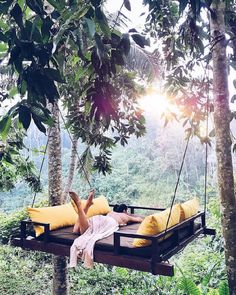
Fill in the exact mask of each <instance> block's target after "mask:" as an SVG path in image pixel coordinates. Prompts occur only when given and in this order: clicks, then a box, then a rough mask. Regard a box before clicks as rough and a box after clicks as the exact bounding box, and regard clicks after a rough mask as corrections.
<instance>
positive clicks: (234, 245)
mask: <svg viewBox="0 0 236 295" xmlns="http://www.w3.org/2000/svg"><path fill="white" fill-rule="evenodd" d="M212 9H213V12H214V13H213V14H211V37H212V42H213V49H212V57H213V96H214V123H215V130H216V135H215V137H216V156H217V173H218V186H219V194H220V199H221V214H222V217H221V221H222V228H223V236H224V240H225V261H226V271H227V276H228V282H229V288H230V294H232V295H235V294H236V198H235V194H234V178H233V165H232V154H231V144H232V142H231V137H230V109H229V92H228V64H227V56H226V38H225V26H224V2H223V1H216V4H214V6H212Z"/></svg>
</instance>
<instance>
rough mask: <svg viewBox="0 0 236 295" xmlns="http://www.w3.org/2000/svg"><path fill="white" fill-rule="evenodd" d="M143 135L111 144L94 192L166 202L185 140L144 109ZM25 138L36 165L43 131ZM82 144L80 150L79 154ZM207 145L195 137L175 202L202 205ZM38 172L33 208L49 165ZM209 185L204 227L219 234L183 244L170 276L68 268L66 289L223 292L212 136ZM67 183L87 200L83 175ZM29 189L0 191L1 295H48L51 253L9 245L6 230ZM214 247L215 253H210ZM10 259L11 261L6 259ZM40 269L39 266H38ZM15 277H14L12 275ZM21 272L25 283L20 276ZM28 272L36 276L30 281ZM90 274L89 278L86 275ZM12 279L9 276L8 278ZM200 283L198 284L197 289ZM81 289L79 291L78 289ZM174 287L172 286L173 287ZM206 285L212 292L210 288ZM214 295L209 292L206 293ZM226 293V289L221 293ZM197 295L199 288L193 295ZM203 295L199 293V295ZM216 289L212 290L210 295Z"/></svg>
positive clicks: (41, 196)
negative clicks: (107, 165)
mask: <svg viewBox="0 0 236 295" xmlns="http://www.w3.org/2000/svg"><path fill="white" fill-rule="evenodd" d="M145 116H146V121H147V133H146V135H145V136H144V137H143V138H141V139H135V138H132V139H131V142H130V144H129V146H127V147H122V146H120V147H116V148H115V150H114V152H113V156H112V166H113V170H112V173H111V174H109V175H107V176H102V175H99V174H97V173H95V174H92V175H91V176H90V178H91V182H92V185H93V187H95V189H96V193H97V194H98V195H99V194H104V195H106V197H107V198H108V199H109V202H110V203H121V202H125V203H126V204H133V205H134V204H136V205H144V206H148V205H149V206H150V207H168V206H169V205H170V203H171V198H172V196H173V190H174V186H175V182H176V179H177V172H178V169H179V167H180V163H181V160H182V159H181V158H182V153H183V150H184V146H185V143H186V140H185V134H184V132H183V130H182V127H181V126H180V125H179V124H177V123H171V124H169V125H167V126H166V127H164V120H163V119H162V118H161V117H160V115H158V114H157V115H155V116H153V115H152V114H151V113H148V112H146V114H145ZM28 132H29V137H28V138H27V140H26V143H25V144H26V146H27V147H28V148H29V150H28V151H26V150H25V152H27V153H29V154H30V157H31V158H32V159H33V160H34V162H35V163H36V166H38V167H39V166H40V162H41V160H42V155H41V154H38V153H36V150H41V149H42V146H43V145H44V144H45V136H44V135H42V134H41V133H40V132H38V131H37V130H36V128H35V127H34V126H32V127H31V129H30V130H29V131H28ZM62 133H63V136H62V138H63V176H64V177H63V179H64V181H65V180H66V176H67V173H68V166H69V158H70V145H71V143H70V139H69V137H68V134H67V133H66V131H65V130H63V128H62ZM83 149H84V147H83V144H81V146H80V148H79V151H80V154H81V153H82V152H83ZM204 159H205V147H204V145H202V144H201V142H200V141H199V140H198V139H196V138H193V139H192V140H191V142H190V146H189V150H188V154H187V157H186V160H185V165H184V170H183V174H182V177H181V182H180V187H179V190H178V194H177V199H176V202H182V201H185V200H188V199H190V198H191V197H193V196H198V197H199V198H200V199H201V206H202V207H203V205H204V204H203V203H204V171H205V161H204ZM43 171H44V173H43V174H42V177H41V182H42V186H43V189H42V192H39V193H38V194H37V196H36V206H40V205H42V204H44V205H46V204H47V200H48V198H47V187H48V181H47V177H48V173H47V164H45V167H44V170H43ZM208 175H209V176H208V183H207V199H208V201H207V210H208V212H207V224H208V225H209V226H211V227H214V228H216V229H217V236H216V237H215V238H214V239H212V238H209V237H208V238H206V237H205V238H204V237H203V238H202V239H200V240H198V241H196V242H194V243H192V244H191V245H189V246H188V247H186V249H184V251H183V252H182V253H180V254H179V255H178V256H177V257H175V258H173V259H172V260H173V263H175V265H176V266H177V268H176V274H175V277H174V278H164V277H159V278H158V277H157V278H156V277H155V276H152V275H148V274H144V273H139V272H135V271H128V270H126V269H122V268H117V267H113V268H110V267H106V266H102V265H96V267H95V269H94V270H92V271H91V270H86V269H83V268H82V266H80V267H79V268H78V270H77V271H74V270H72V271H70V276H69V279H70V285H71V294H78V292H79V293H80V294H89V293H91V294H140V295H141V294H177V292H178V294H185V292H186V290H193V291H192V292H193V293H189V294H195V293H194V292H198V291H196V290H202V292H208V293H207V294H214V293H213V292H216V291H213V289H214V290H216V289H217V290H223V291H221V292H222V293H219V294H227V287H226V286H227V285H226V283H225V282H226V273H225V270H224V259H223V240H222V237H221V226H220V211H219V202H218V198H217V194H218V192H217V189H216V160H215V157H214V139H212V147H211V149H210V151H209V156H208ZM73 188H74V189H75V190H76V191H78V192H79V194H81V196H83V197H85V196H86V195H87V192H88V190H89V186H88V184H87V183H86V181H85V179H84V178H83V177H82V178H81V177H79V175H76V177H75V179H74V182H73ZM33 195H34V194H33V192H31V191H30V188H29V187H28V186H27V184H26V183H25V182H23V181H22V182H21V181H20V182H19V183H17V184H16V187H15V188H14V189H12V190H11V191H10V192H1V194H0V196H1V211H2V213H1V224H2V225H1V228H0V230H1V241H2V243H3V245H2V246H1V257H2V258H1V259H0V260H1V279H0V280H1V286H2V287H1V288H2V289H1V293H2V294H9V295H10V294H22V295H23V294H36V293H37V290H39V288H40V290H41V293H40V294H51V291H50V282H51V277H50V276H51V264H50V261H51V258H50V256H48V255H44V254H40V253H30V252H24V251H22V250H19V249H14V248H12V247H10V246H7V245H6V244H8V243H9V242H10V239H11V235H13V236H14V235H16V234H17V232H18V230H19V229H18V226H19V221H20V220H21V219H23V218H25V217H26V211H25V208H26V207H27V206H31V204H32V199H33ZM212 249H214V251H212ZM10 261H11V263H10ZM39 266H40V267H39ZM13 274H14V276H13ZM22 276H24V280H22V279H21V278H22ZM32 276H34V280H33V281H32V280H31V278H32ZM88 276H89V279H88ZM13 277H14V279H13ZM194 284H196V286H198V288H199V289H196V287H194V286H195V285H194ZM81 290H83V291H81ZM177 290H178V291H177ZM210 290H212V291H210ZM211 292H212V293H211ZM223 292H225V293H223ZM196 294H198V293H196ZM203 294H204V293H203ZM216 294H218V293H216Z"/></svg>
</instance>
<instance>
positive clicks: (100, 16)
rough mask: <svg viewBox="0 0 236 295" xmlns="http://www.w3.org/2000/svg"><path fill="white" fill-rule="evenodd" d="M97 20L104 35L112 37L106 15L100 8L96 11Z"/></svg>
mask: <svg viewBox="0 0 236 295" xmlns="http://www.w3.org/2000/svg"><path fill="white" fill-rule="evenodd" d="M95 19H96V22H97V23H98V25H99V26H100V28H101V30H102V32H103V33H104V35H105V36H108V37H110V36H111V32H110V27H109V25H108V21H107V18H106V16H105V14H104V13H103V12H102V10H101V8H100V7H97V8H96V9H95Z"/></svg>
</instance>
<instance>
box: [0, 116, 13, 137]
mask: <svg viewBox="0 0 236 295" xmlns="http://www.w3.org/2000/svg"><path fill="white" fill-rule="evenodd" d="M11 120H12V118H11V116H4V117H3V118H2V120H1V121H0V135H1V137H2V139H3V140H6V138H7V135H8V133H9V130H10V128H11Z"/></svg>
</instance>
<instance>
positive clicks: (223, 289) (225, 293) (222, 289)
mask: <svg viewBox="0 0 236 295" xmlns="http://www.w3.org/2000/svg"><path fill="white" fill-rule="evenodd" d="M229 294H230V292H229V287H228V284H227V282H226V281H223V282H221V283H220V286H219V295H229Z"/></svg>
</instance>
